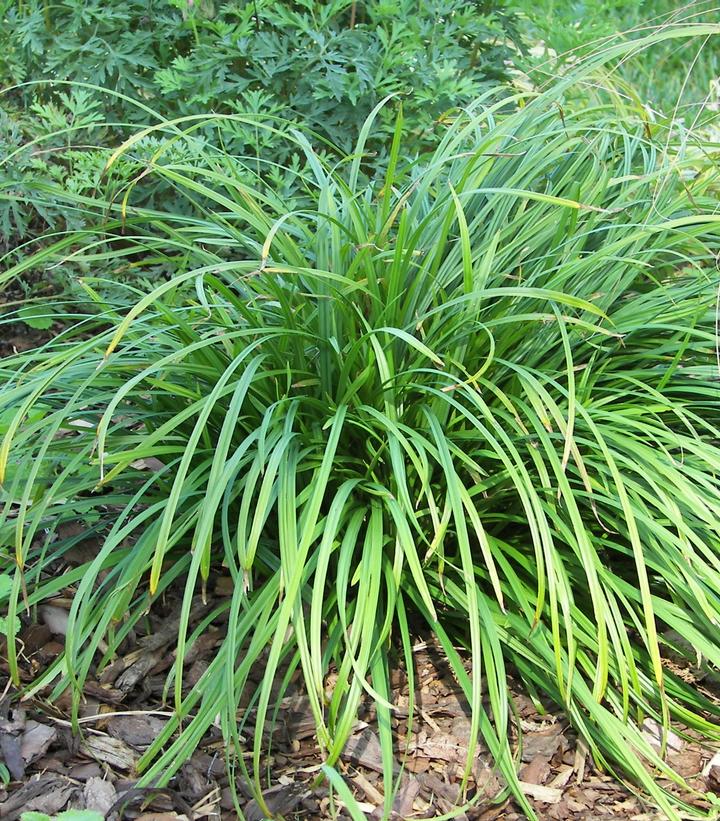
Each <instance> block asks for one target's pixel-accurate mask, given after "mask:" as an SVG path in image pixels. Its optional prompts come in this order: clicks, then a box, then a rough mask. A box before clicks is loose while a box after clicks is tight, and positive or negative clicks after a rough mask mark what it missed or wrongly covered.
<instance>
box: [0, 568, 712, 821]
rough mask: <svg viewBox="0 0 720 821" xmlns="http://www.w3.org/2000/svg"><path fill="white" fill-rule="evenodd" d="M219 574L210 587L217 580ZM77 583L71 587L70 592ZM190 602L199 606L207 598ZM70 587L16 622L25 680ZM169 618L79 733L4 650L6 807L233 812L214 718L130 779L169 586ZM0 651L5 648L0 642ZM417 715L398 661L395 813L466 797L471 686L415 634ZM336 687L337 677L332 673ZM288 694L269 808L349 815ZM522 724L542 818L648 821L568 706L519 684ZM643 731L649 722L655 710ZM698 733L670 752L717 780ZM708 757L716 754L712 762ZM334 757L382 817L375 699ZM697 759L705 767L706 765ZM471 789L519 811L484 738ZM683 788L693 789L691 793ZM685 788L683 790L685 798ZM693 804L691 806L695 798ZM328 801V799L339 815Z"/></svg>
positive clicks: (163, 653)
mask: <svg viewBox="0 0 720 821" xmlns="http://www.w3.org/2000/svg"><path fill="white" fill-rule="evenodd" d="M226 582H227V580H225V579H222V580H220V581H219V582H218V583H217V584H216V585H215V590H216V591H219V590H220V591H221V590H223V589H224V587H225V586H226ZM70 592H71V591H68V593H70ZM212 603H213V600H212V598H210V599H209V600H208V601H207V602H206V603H205V604H203V603H202V602H201V601H200V600H198V601H197V603H196V617H197V618H199V617H200V615H201V614H202V613H204V612H207V609H206V608H207V607H210V606H212ZM69 604H70V600H69V598H68V597H66V598H62V597H61V598H58V599H57V600H56V601H55V602H53V603H52V604H48V605H43V606H41V607H40V608H39V612H38V615H39V623H37V624H33V625H28V626H26V627H25V628H24V629H23V631H22V634H21V637H20V638H21V641H22V645H21V646H22V653H21V656H20V661H21V665H22V668H21V669H22V676H23V679H24V680H27V681H29V680H30V679H31V678H34V677H36V676H37V675H38V673H39V672H41V671H42V670H43V669H45V668H46V667H47V665H48V664H49V663H51V662H52V661H53V660H54V659H55V658H56V657H57V655H58V653H60V652H61V649H62V641H63V631H64V628H65V626H66V624H67V617H66V613H67V608H68V607H69ZM165 606H166V610H165V613H164V614H162V618H161V617H158V616H153V617H152V619H151V622H150V630H151V632H149V633H148V634H147V635H135V636H133V638H132V639H131V640H130V641H128V642H127V643H126V645H125V646H124V647H123V648H122V650H123V652H122V655H121V656H120V657H119V658H118V659H117V660H116V661H115V662H114V663H113V664H111V665H110V666H109V667H107V668H106V669H105V670H103V671H102V672H101V673H100V674H99V675H96V677H95V678H93V679H90V680H89V681H88V683H87V685H86V687H85V695H86V697H85V700H84V704H83V705H82V708H81V716H82V722H83V723H82V733H81V736H80V737H77V736H73V734H72V732H71V729H70V723H69V699H66V698H65V697H64V696H63V697H61V698H60V699H59V700H57V701H55V703H53V704H50V703H48V702H47V701H44V700H43V699H42V698H34V699H31V700H28V701H25V702H23V701H21V700H18V699H17V698H16V697H15V695H16V694H15V693H13V691H12V690H11V689H10V686H9V684H8V683H7V682H8V678H7V665H6V663H5V662H4V658H3V660H0V692H3V690H2V688H3V687H4V696H3V698H2V700H0V750H1V751H2V757H3V759H4V760H5V762H6V764H7V766H8V768H9V769H10V772H11V775H12V778H13V781H12V783H11V784H10V785H9V786H8V787H7V788H6V789H4V790H0V818H6V819H9V820H10V821H12V820H13V819H19V818H20V815H21V813H22V812H24V811H29V810H36V811H41V812H46V813H48V814H54V813H57V812H59V811H62V810H63V809H67V808H74V809H95V810H98V811H99V812H101V813H103V815H104V816H105V817H106V818H108V819H142V821H184V819H187V820H188V821H197V819H235V818H238V816H237V814H236V812H235V808H234V803H233V791H232V790H231V789H230V784H229V782H228V774H227V772H226V770H225V764H224V750H225V743H224V742H223V739H222V738H221V736H220V733H219V731H213V732H211V733H209V734H208V735H207V736H206V738H205V739H204V740H203V742H202V743H201V745H200V746H199V748H198V749H197V751H196V752H195V753H194V755H193V756H192V758H191V759H190V760H189V761H188V762H186V763H185V764H184V765H183V766H182V768H181V770H180V771H179V773H178V774H177V776H176V777H175V778H174V779H173V780H172V781H171V783H170V785H169V787H168V788H166V789H159V790H151V789H140V788H138V776H137V773H136V772H135V765H136V763H137V761H138V758H139V756H140V755H141V753H142V752H143V750H144V749H146V748H147V747H148V745H149V744H150V743H151V742H152V741H153V740H154V738H156V736H157V734H158V732H159V731H160V729H161V728H162V726H163V724H164V722H165V721H166V720H167V717H168V715H169V711H170V710H171V707H168V706H167V705H166V704H164V703H163V701H162V693H163V687H164V683H165V677H166V675H167V670H168V668H169V667H170V665H171V664H172V663H173V657H172V655H171V654H170V653H168V648H172V646H173V637H174V635H176V632H177V615H176V613H177V602H173V601H166V605H165ZM222 628H223V625H222V624H218V625H217V627H216V629H213V628H211V630H210V631H209V632H208V634H207V637H206V639H205V640H203V641H202V642H199V644H200V647H199V649H198V651H197V652H195V653H194V654H193V655H192V656H191V657H190V659H189V660H188V663H187V665H186V676H185V679H186V682H185V683H186V685H187V686H188V687H191V686H192V685H193V684H194V682H196V681H197V679H198V678H199V676H200V675H202V672H203V671H204V670H205V669H206V666H207V664H208V660H209V658H210V657H211V655H212V653H213V652H214V649H215V647H216V646H217V644H218V643H219V642H220V641H221V639H222V635H223V629H222ZM4 655H5V653H4V652H3V653H2V656H3V657H4ZM414 666H415V683H416V691H415V700H416V717H415V719H414V721H413V722H412V727H411V729H410V732H408V717H407V710H406V709H404V708H406V707H407V704H408V690H407V679H406V677H405V675H404V673H403V671H402V669H401V667H398V668H397V669H396V670H395V672H394V673H393V678H392V684H393V703H394V704H396V705H397V707H398V709H397V712H396V714H395V716H394V728H393V729H394V733H395V737H396V741H397V751H396V752H397V756H396V763H397V767H398V770H397V771H398V773H400V772H401V765H402V764H403V762H404V769H403V770H402V776H401V788H400V790H399V792H398V794H397V796H396V798H395V801H394V804H393V810H394V812H393V815H392V819H393V821H401V820H402V819H411V818H418V819H419V818H436V817H438V816H440V815H443V814H444V813H447V812H449V811H451V810H452V809H453V808H454V807H455V806H456V804H457V803H458V802H459V801H460V799H461V796H460V795H459V786H460V782H461V780H462V775H463V769H464V765H465V759H466V750H467V746H466V745H467V738H468V736H469V731H470V719H469V716H468V713H467V706H466V703H465V700H464V698H463V696H462V694H461V692H460V689H459V687H458V685H457V683H456V681H455V679H454V677H453V676H452V674H451V673H450V670H449V668H448V666H447V664H446V663H445V662H444V661H443V659H442V654H441V652H440V650H439V649H438V648H437V647H436V646H435V645H434V644H433V643H431V642H426V641H423V640H422V638H421V637H418V640H417V643H416V645H415V648H414ZM328 686H332V681H331V680H329V681H328ZM292 687H293V686H292V685H291V690H290V691H289V692H288V693H287V694H286V696H285V698H284V699H283V701H282V709H281V710H280V713H279V716H278V720H277V722H276V725H275V727H274V730H273V737H272V741H273V743H272V753H271V758H270V759H269V760H268V761H266V762H265V764H266V765H267V769H268V771H269V772H270V773H272V779H271V781H272V783H271V784H269V785H268V790H267V792H266V794H265V797H266V800H267V802H268V805H269V806H270V807H271V809H272V810H273V811H274V812H276V813H278V814H279V816H280V815H281V816H282V817H284V818H285V819H287V821H290V820H291V819H325V818H336V819H339V820H341V821H345V820H346V819H349V815H346V814H345V813H343V811H342V806H343V805H342V803H341V802H338V800H337V799H335V801H334V804H333V805H331V804H330V800H329V798H328V794H327V788H326V787H325V786H323V785H322V784H320V785H318V783H317V780H318V775H319V770H320V764H321V759H320V756H319V751H318V747H317V744H316V741H315V737H314V724H313V720H312V715H311V713H310V709H309V705H308V702H307V699H306V698H305V697H304V696H303V695H302V693H301V691H300V690H299V689H296V690H293V689H292ZM513 701H514V708H515V710H516V715H517V720H519V724H520V729H521V731H522V736H523V737H522V746H521V747H517V742H518V738H517V734H518V733H517V728H515V729H514V730H513V734H514V737H513V741H514V742H515V744H516V748H517V749H518V750H521V752H519V758H520V778H521V780H522V782H523V785H524V787H523V789H524V791H525V792H526V793H527V795H528V796H530V798H531V799H532V800H533V803H534V804H535V806H536V810H537V813H538V816H539V817H540V818H542V819H553V820H554V821H562V820H563V819H596V821H609V820H610V819H628V821H651V819H660V818H663V817H664V816H663V815H661V814H659V813H658V812H657V811H655V810H653V808H652V807H651V806H648V805H647V804H645V803H644V802H643V801H642V800H641V799H640V798H638V797H636V796H635V795H633V794H632V793H631V792H630V791H629V790H628V789H626V788H624V787H623V786H622V785H621V784H619V783H618V782H617V781H616V780H614V779H613V778H612V777H611V776H610V775H608V774H605V773H601V772H599V771H598V770H597V769H596V767H595V766H594V764H593V762H592V760H591V758H590V756H589V755H588V754H587V751H586V749H585V748H584V746H583V745H582V743H579V742H578V740H577V738H576V736H575V735H574V733H573V731H572V729H571V728H570V727H569V726H568V723H567V721H565V719H564V718H563V717H562V716H561V715H555V714H553V713H550V712H546V711H544V710H543V709H542V708H540V711H538V709H536V706H535V705H534V703H533V702H532V701H531V700H530V699H529V698H527V697H526V696H525V695H523V694H521V693H520V691H519V688H515V692H514V693H513ZM238 717H239V718H245V719H246V723H245V725H244V728H243V736H244V737H245V738H246V739H247V741H248V745H249V746H251V742H252V733H253V719H252V712H250V715H245V714H244V710H242V709H241V710H239V711H238ZM648 733H649V737H650V738H652V736H653V734H654V733H657V728H656V727H653V726H652V725H648ZM712 756H713V752H712V751H708V750H707V749H704V748H703V747H702V746H701V745H700V744H699V743H697V742H693V741H690V740H683V739H680V738H677V737H671V741H670V751H669V760H670V762H671V763H672V764H673V766H675V767H676V769H677V770H678V771H679V772H680V773H681V774H683V775H685V776H687V778H688V781H689V783H690V784H691V785H692V786H693V787H695V788H697V789H699V790H701V791H705V790H708V789H710V790H717V791H718V792H719V793H720V757H718V756H716V757H715V758H714V759H713V758H712ZM711 759H712V761H711ZM339 768H340V770H341V772H343V774H344V776H345V778H346V779H347V781H348V782H349V783H350V785H351V786H352V787H353V790H354V792H355V795H356V797H357V799H358V801H359V802H360V803H361V807H362V809H363V811H364V813H365V814H366V816H367V817H368V819H380V818H382V805H383V784H382V761H381V754H380V743H379V740H378V736H377V733H376V726H375V716H374V713H373V710H372V706H371V704H370V703H367V704H365V705H364V708H363V711H361V714H360V716H359V721H358V724H357V726H356V727H355V730H354V733H353V735H352V737H351V739H350V742H349V743H348V745H347V748H346V750H345V752H344V754H343V757H342V760H341V762H340V765H339ZM703 772H704V773H705V774H703ZM235 791H236V794H237V796H238V799H239V802H240V806H241V807H242V810H243V813H244V815H245V818H247V819H248V821H260V819H261V818H262V817H263V816H262V813H261V812H260V809H259V807H258V806H257V803H256V802H255V801H254V800H253V799H252V796H251V794H250V791H249V789H248V787H247V785H246V784H245V783H244V782H243V780H242V779H241V778H237V779H236V783H235ZM467 795H468V797H469V798H473V797H475V799H476V800H475V803H474V806H472V807H470V808H469V809H468V810H467V811H466V813H465V814H464V815H460V816H459V817H460V818H461V819H462V818H465V819H472V820H473V821H495V819H504V820H505V821H520V819H521V818H522V816H521V814H520V813H519V812H518V810H517V808H516V807H515V806H514V805H513V803H512V801H510V800H508V799H507V797H505V796H504V794H503V792H502V788H501V783H500V781H499V780H498V778H497V776H496V773H495V771H494V768H493V766H492V763H491V760H490V758H489V755H488V752H487V750H486V749H484V748H483V747H481V748H480V749H479V750H478V752H477V755H476V759H475V766H474V768H473V777H472V779H471V783H470V788H469V791H468V794H467ZM686 798H688V797H687V796H686ZM688 800H690V801H692V800H693V799H692V796H690V797H689V798H688ZM702 806H703V805H702V804H699V805H698V808H699V809H700V808H702ZM333 811H334V814H333Z"/></svg>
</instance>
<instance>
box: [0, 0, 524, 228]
mask: <svg viewBox="0 0 720 821" xmlns="http://www.w3.org/2000/svg"><path fill="white" fill-rule="evenodd" d="M3 3H4V6H3V8H2V9H1V10H0V17H1V18H2V21H3V25H2V27H1V28H0V77H2V78H3V84H5V85H17V84H21V83H31V85H29V86H24V87H20V88H17V87H16V88H15V89H13V90H12V91H11V92H10V93H9V94H6V95H5V96H4V98H1V99H2V102H1V105H2V108H1V109H0V148H1V149H2V150H1V151H0V156H1V155H2V154H5V155H6V156H7V155H8V154H12V155H13V162H12V164H8V163H5V164H4V165H3V166H2V167H0V195H1V194H2V192H3V191H5V192H8V191H12V193H13V195H14V196H13V197H12V198H11V199H5V198H3V200H4V202H3V201H1V200H0V237H2V239H3V240H4V242H5V243H6V244H9V243H12V244H16V243H17V242H19V241H20V240H21V239H22V238H24V237H28V236H31V235H32V234H33V233H37V232H38V231H40V230H42V228H43V227H44V226H49V227H51V228H60V229H62V228H65V227H67V228H75V227H78V225H79V223H80V222H82V216H81V215H80V214H77V215H76V216H75V218H72V217H71V218H70V219H69V220H68V219H66V213H65V211H64V209H63V208H62V207H59V206H58V203H57V201H56V199H53V198H52V197H51V198H49V199H48V198H47V197H45V198H43V197H42V196H40V195H39V189H42V188H43V187H46V186H48V185H50V186H52V185H55V186H57V187H60V188H65V189H69V190H71V191H73V192H79V193H88V192H89V191H91V190H92V189H94V188H95V187H96V186H97V184H98V182H99V179H100V171H101V170H102V167H103V165H104V161H105V157H104V156H102V154H101V152H96V151H92V150H88V146H93V145H108V144H110V143H112V141H113V140H115V139H117V136H118V134H119V133H120V132H119V130H118V126H117V125H116V126H115V127H113V126H101V125H100V124H102V123H116V124H121V123H144V122H148V119H149V118H150V119H151V120H152V119H153V117H152V114H150V115H149V113H148V110H147V109H146V108H142V107H140V106H138V105H137V104H135V103H134V101H135V100H140V101H142V102H143V103H144V104H145V105H146V106H149V107H150V108H151V109H152V110H153V111H154V112H155V115H156V116H155V117H154V119H155V120H156V121H158V120H159V119H162V118H173V117H179V116H183V115H187V114H191V113H196V112H198V111H206V112H207V111H213V112H217V113H225V114H230V113H243V114H250V115H255V116H256V120H257V122H258V124H259V125H260V124H262V123H268V122H273V123H277V124H278V127H279V128H280V129H281V130H283V131H285V132H288V131H290V130H291V129H293V128H302V129H304V130H305V131H309V132H313V133H314V135H315V136H313V137H312V139H313V141H314V142H315V143H316V147H318V148H319V147H320V144H321V143H320V142H319V141H323V140H324V141H328V142H329V143H330V144H332V145H333V146H337V147H339V148H340V149H341V150H342V151H349V150H350V148H351V146H352V145H353V144H354V142H355V140H356V139H357V136H358V133H359V130H360V127H361V126H362V123H363V122H364V121H365V119H366V117H367V116H368V114H369V113H370V111H371V110H372V108H373V107H374V106H375V105H376V104H377V103H378V102H379V101H380V100H381V99H383V98H384V97H385V96H387V95H389V94H395V95H399V97H400V98H402V100H403V103H404V115H405V119H406V123H407V135H408V139H407V142H406V145H405V150H406V151H407V152H408V153H409V154H416V153H418V152H420V151H422V150H425V149H427V148H428V146H431V145H432V144H433V142H434V141H435V140H436V138H437V132H438V129H441V126H440V125H439V124H438V119H439V118H441V117H442V116H443V114H444V112H446V111H448V110H451V109H454V108H455V107H457V106H462V105H465V104H466V103H468V102H469V101H471V100H472V99H474V98H475V97H476V96H478V94H480V93H481V91H483V90H484V89H485V88H486V87H487V86H488V84H490V83H498V82H500V81H502V80H504V79H506V77H507V71H506V61H507V60H508V58H509V57H510V56H511V54H512V47H511V46H512V44H513V43H519V42H520V37H519V33H518V30H517V26H516V22H515V18H514V17H513V16H512V15H510V14H509V13H507V12H506V11H504V10H503V5H504V4H503V3H502V2H500V0H473V2H464V1H463V2H461V0H430V2H424V3H422V4H420V5H418V4H417V3H414V2H411V0H398V2H391V3H388V2H382V1H381V0H372V1H371V2H351V0H332V1H331V2H328V3H315V2H310V0H304V2H275V1H274V0H273V1H272V2H271V1H270V0H256V2H227V0H223V1H222V2H217V3H213V2H212V0H200V2H195V3H193V2H186V0H128V2H125V3H122V4H113V3H106V2H102V0H89V2H87V1H86V0H61V2H58V3H53V4H52V5H48V4H47V2H46V0H23V2H15V0H3ZM50 78H53V79H55V80H70V81H76V82H83V83H90V84H95V85H98V86H101V87H103V88H106V89H110V90H112V91H114V92H116V94H114V95H112V96H110V95H108V94H103V93H101V92H100V90H99V89H98V90H90V89H87V88H85V89H83V88H74V89H72V90H69V89H63V88H62V87H58V86H54V85H53V84H51V83H48V82H47V81H48V80H49V79H50ZM38 82H40V83H41V85H34V84H35V83H38ZM119 95H123V96H119ZM393 116H394V115H393V110H392V108H387V109H384V111H383V113H382V115H381V117H380V119H379V121H378V124H377V126H376V129H375V132H374V134H373V143H372V146H371V147H370V148H371V150H372V151H373V152H374V153H375V154H376V158H375V163H376V164H377V163H380V164H382V162H383V160H384V157H385V156H386V147H385V146H386V143H387V137H388V134H389V133H390V130H391V128H392V125H391V123H392V119H393ZM221 130H222V134H221V135H218V134H217V133H215V134H213V138H214V139H216V140H217V139H219V140H222V142H223V144H224V147H225V149H226V150H227V151H228V152H229V153H232V154H234V155H238V156H242V157H245V158H246V159H248V160H251V161H252V162H253V164H254V166H255V170H256V171H257V170H262V172H263V174H264V175H265V176H266V177H267V179H268V180H269V181H270V183H271V184H272V185H273V186H274V187H275V188H276V189H277V188H278V187H280V186H281V185H282V184H285V185H287V184H288V179H287V177H286V176H285V175H284V172H280V171H279V170H278V168H279V166H287V165H292V164H293V163H296V164H297V163H299V162H300V161H301V159H300V157H299V156H298V154H297V152H296V151H295V150H294V149H292V148H289V146H290V145H291V144H290V143H288V142H287V141H284V140H279V139H276V136H275V134H273V132H268V131H267V130H266V129H264V128H260V127H252V126H247V125H245V126H243V125H240V124H238V123H237V122H235V123H234V124H232V125H227V126H226V127H224V128H222V129H221ZM216 131H217V129H216ZM34 141H38V143H37V144H36V145H34V146H33V142H34ZM23 145H26V146H27V147H26V148H24V149H23V148H22V146H23ZM281 177H284V179H280V178H281ZM290 182H292V178H290ZM144 190H146V189H144ZM151 193H153V192H150V191H147V192H146V196H148V197H151ZM154 193H155V194H157V192H154ZM290 193H291V192H290V191H288V195H290ZM162 196H163V198H164V199H165V198H166V197H167V196H172V195H171V194H169V193H168V191H167V190H163V192H162ZM149 202H151V199H148V203H149Z"/></svg>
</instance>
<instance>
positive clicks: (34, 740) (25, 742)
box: [20, 720, 57, 764]
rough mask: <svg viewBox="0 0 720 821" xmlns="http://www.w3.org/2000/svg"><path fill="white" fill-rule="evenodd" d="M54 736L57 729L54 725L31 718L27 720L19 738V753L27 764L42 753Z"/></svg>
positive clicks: (46, 749)
mask: <svg viewBox="0 0 720 821" xmlns="http://www.w3.org/2000/svg"><path fill="white" fill-rule="evenodd" d="M56 738H57V730H56V729H55V728H54V727H48V726H47V725H46V724H40V723H39V722H37V721H33V720H30V721H28V722H27V724H26V725H25V730H24V732H23V734H22V737H21V738H20V755H21V756H22V757H23V759H24V761H25V763H26V764H29V763H30V762H31V761H35V759H36V758H40V756H42V755H44V754H45V753H46V752H47V751H48V748H49V747H50V745H51V744H52V743H53V741H55V739H56Z"/></svg>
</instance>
